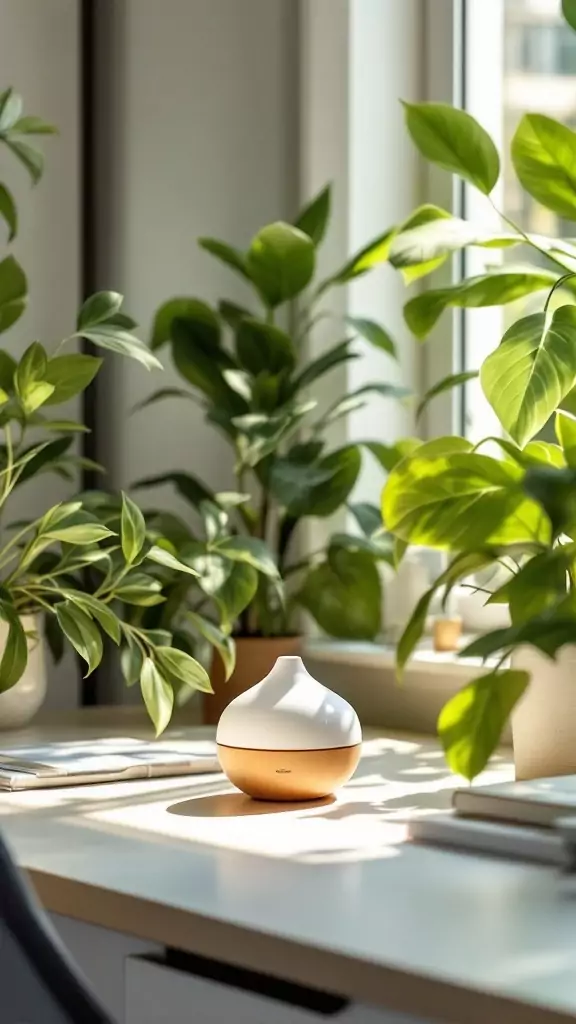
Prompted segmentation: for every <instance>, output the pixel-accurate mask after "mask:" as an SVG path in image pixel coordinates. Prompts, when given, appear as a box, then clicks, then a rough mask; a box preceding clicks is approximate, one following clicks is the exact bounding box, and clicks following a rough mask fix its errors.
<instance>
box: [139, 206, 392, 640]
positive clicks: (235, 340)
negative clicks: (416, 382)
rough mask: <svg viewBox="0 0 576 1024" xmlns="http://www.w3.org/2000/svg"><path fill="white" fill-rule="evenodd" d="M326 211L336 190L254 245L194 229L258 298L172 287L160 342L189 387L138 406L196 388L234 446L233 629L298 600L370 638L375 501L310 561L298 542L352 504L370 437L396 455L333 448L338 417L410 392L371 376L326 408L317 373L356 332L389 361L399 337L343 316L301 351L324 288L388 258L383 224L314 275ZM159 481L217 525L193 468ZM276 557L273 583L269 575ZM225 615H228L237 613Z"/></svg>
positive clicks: (340, 357) (159, 320)
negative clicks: (208, 296) (326, 272)
mask: <svg viewBox="0 0 576 1024" xmlns="http://www.w3.org/2000/svg"><path fill="white" fill-rule="evenodd" d="M329 216H330V188H329V187H328V188H325V189H324V190H323V191H322V192H321V193H320V194H319V195H318V196H317V197H316V198H315V199H314V200H313V201H312V202H311V203H310V204H309V205H308V206H307V207H306V208H305V209H304V210H303V211H302V212H301V213H300V215H299V216H298V217H297V218H296V221H295V223H294V224H287V223H283V222H279V223H274V224H269V225H267V226H266V227H264V228H262V229H261V230H260V231H259V232H258V233H257V234H256V236H255V237H254V238H253V239H252V242H251V243H250V246H249V247H248V249H247V250H246V251H240V250H238V249H235V248H233V247H232V246H230V245H228V244H227V243H225V242H222V241H219V240H216V239H213V238H202V239H200V241H199V244H200V246H201V247H202V248H203V249H204V250H206V251H207V252H208V253H209V254H211V255H212V256H214V257H216V258H217V259H219V260H221V261H223V262H224V263H225V264H226V265H227V266H228V267H230V269H231V270H232V271H233V272H234V273H235V274H237V275H239V276H240V277H241V278H242V280H243V281H244V283H245V285H247V287H248V289H249V292H250V293H251V295H252V302H251V304H250V308H247V307H240V306H239V305H237V304H235V303H232V302H230V301H228V300H225V299H223V300H222V301H220V302H219V303H218V304H217V306H216V307H212V306H210V305H208V304H207V303H205V302H203V301H201V300H200V299H198V298H194V297H177V298H173V299H170V300H169V301H168V302H166V303H164V304H163V305H162V307H161V308H160V309H159V310H158V312H157V314H156V318H155V322H154V328H153V335H152V348H153V349H159V348H160V347H162V346H164V345H167V344H169V345H170V349H171V353H172V357H173V360H174V364H175V367H176V369H177V371H178V373H179V374H180V376H181V377H182V378H183V380H184V381H185V383H186V384H187V385H188V388H187V389H185V390H181V389H168V390H163V391H160V392H158V393H156V394H154V395H152V396H151V398H150V399H148V400H147V402H145V403H144V404H145V405H147V404H149V403H150V402H152V401H157V400H160V399H162V398H165V397H173V396H175V395H181V396H182V397H188V398H190V397H194V398H195V399H196V400H197V401H198V402H199V403H200V404H201V406H202V408H203V409H204V413H205V417H206V419H207V421H208V422H209V423H210V424H212V425H213V427H214V428H215V429H217V430H219V431H220V432H221V433H222V434H223V436H224V437H225V438H226V440H227V441H228V442H229V444H230V445H231V446H232V448H233V450H234V456H235V464H236V478H237V494H238V497H237V499H236V503H233V502H229V504H228V507H227V509H226V510H225V511H224V512H223V513H221V515H226V516H228V517H229V526H230V529H231V530H232V531H233V533H234V536H233V537H232V538H228V539H226V538H224V539H223V540H222V541H218V543H217V548H218V550H217V551H214V552H213V554H214V555H223V556H227V557H228V558H234V559H235V560H236V562H237V564H236V566H235V567H232V568H231V570H230V571H231V572H232V577H234V575H239V574H241V575H242V581H241V583H242V586H243V588H244V589H245V592H246V595H247V596H248V606H247V608H246V610H245V612H244V613H243V615H242V616H241V618H240V619H239V620H238V617H237V616H236V620H237V621H236V625H235V630H236V633H238V634H240V635H242V636H244V637H247V636H253V637H259V636H264V637H281V636H286V635H289V634H292V633H294V632H295V631H297V624H296V622H297V609H298V607H301V608H302V607H303V608H305V609H306V610H307V611H308V612H309V613H310V614H311V615H312V616H313V617H314V618H315V620H316V621H317V623H318V624H319V625H320V627H321V628H322V629H323V630H324V631H325V632H327V633H329V634H331V635H333V636H338V637H358V638H372V637H374V635H375V634H376V633H377V632H378V630H379V628H380V623H381V617H380V582H379V575H378V570H377V565H376V563H377V561H378V560H379V559H388V558H389V557H390V552H389V545H388V544H387V543H386V541H385V540H384V539H383V538H382V537H381V536H380V534H381V524H380V522H379V514H378V510H377V508H375V507H373V506H372V507H371V506H365V505H361V506H354V505H351V506H350V507H351V509H352V512H353V513H355V515H356V519H357V521H358V522H359V524H360V527H361V531H362V532H361V534H360V535H358V536H355V535H352V534H348V533H337V534H335V535H333V536H332V537H331V539H330V542H329V544H328V545H327V547H326V549H325V550H322V551H319V552H315V553H313V554H311V555H310V556H309V557H302V556H301V554H299V553H298V548H297V546H298V542H299V538H300V537H301V525H302V523H303V521H304V520H306V519H307V518H309V517H318V518H327V517H329V516H331V515H332V514H333V513H336V512H338V511H339V510H340V509H343V508H345V507H346V505H347V503H348V502H349V500H350V496H351V493H352V491H353V488H354V485H355V483H356V480H357V477H358V474H359V472H360V468H361V461H362V448H363V447H364V448H366V449H369V450H371V452H372V454H373V455H374V456H375V457H376V458H378V459H379V460H380V461H381V462H382V463H383V465H385V466H388V465H389V464H391V462H392V461H393V459H394V458H395V457H396V453H395V452H394V451H392V450H390V449H388V448H387V447H386V446H384V445H381V444H378V443H377V442H373V443H371V442H369V441H367V442H366V443H365V444H364V445H360V444H347V445H345V446H344V447H341V448H336V449H334V448H332V449H331V448H330V445H329V443H328V438H329V436H330V428H331V426H332V425H333V424H334V423H335V422H336V421H337V420H339V419H340V418H342V417H345V416H346V415H347V414H348V413H349V412H350V411H351V410H352V409H355V408H358V407H360V406H361V405H362V404H363V403H364V402H365V401H366V399H367V398H368V397H369V396H370V395H372V394H376V395H380V396H382V397H384V398H385V399H390V398H396V397H401V396H402V395H405V394H406V391H405V390H404V389H402V388H400V387H396V386H395V385H393V384H391V383H388V382H374V383H370V384H367V385H365V386H363V387H361V388H359V389H358V390H357V391H355V392H353V393H349V394H336V395H335V396H334V400H333V401H332V403H331V404H330V406H329V407H328V408H325V409H320V407H319V402H318V400H317V397H316V391H317V387H318V384H319V382H320V380H321V378H323V377H324V375H326V374H329V373H330V372H331V371H332V370H333V369H334V368H335V367H337V366H339V365H341V364H344V363H347V362H348V361H349V360H352V359H356V358H358V356H359V355H360V350H359V345H358V342H357V338H358V336H360V337H361V338H363V339H365V340H366V341H367V342H369V343H370V344H372V345H375V346H377V347H378V348H380V349H381V350H382V351H384V352H386V353H387V354H388V355H389V356H390V358H392V359H393V358H394V357H395V349H394V344H393V342H392V340H391V338H390V337H389V335H388V334H387V332H386V331H385V330H384V329H383V328H382V326H380V325H379V324H377V323H375V322H373V321H370V320H366V319H354V318H348V319H347V322H346V323H343V324H335V326H334V332H335V333H334V337H335V339H336V341H337V343H336V344H333V345H332V346H331V347H329V348H328V349H327V350H326V351H325V352H323V353H322V355H321V356H320V357H319V358H317V359H309V358H307V355H306V353H307V343H308V338H309V336H310V332H311V331H312V329H313V327H314V325H315V324H316V323H317V322H318V320H319V319H322V318H324V317H327V313H326V312H325V311H323V310H322V305H323V300H324V297H325V296H326V294H327V293H328V291H329V290H330V289H332V288H337V287H343V286H346V284H347V283H348V282H350V281H352V280H353V279H354V278H356V277H358V276H360V275H361V274H365V273H367V272H369V271H370V270H371V269H372V267H374V266H375V265H376V264H378V263H381V262H383V261H384V260H385V259H386V257H387V254H388V245H389V235H388V233H386V234H385V235H381V236H379V237H378V238H376V239H375V240H374V241H372V242H371V243H370V244H369V245H367V246H366V247H365V248H364V249H362V251H361V252H358V253H356V254H355V255H354V256H353V257H352V258H351V259H350V260H349V261H348V262H347V263H346V265H345V266H343V267H341V268H339V269H338V270H336V271H335V272H334V273H333V274H332V275H331V276H330V277H329V278H327V279H326V280H320V281H318V280H316V279H315V265H316V252H317V249H318V247H319V246H320V245H321V244H322V240H323V238H324V235H325V232H326V229H327V227H328V222H329ZM294 304H296V308H294ZM159 483H172V484H174V485H175V486H176V488H177V489H178V491H179V492H180V494H181V495H182V496H183V497H184V498H186V499H187V500H188V501H189V502H190V503H191V505H192V506H193V508H194V509H195V510H200V513H201V515H202V517H203V518H204V522H205V525H206V526H207V528H208V529H211V530H212V531H213V532H214V531H215V530H217V529H219V528H220V527H218V526H216V525H214V515H213V507H214V498H213V496H212V495H211V494H210V492H209V490H208V489H207V488H206V486H205V485H204V484H203V483H202V482H200V481H198V480H197V479H195V478H194V477H193V476H191V475H190V473H189V472H188V471H174V472H171V473H166V474H164V475H162V476H160V477H155V478H153V479H149V480H146V481H141V482H140V483H139V485H138V486H146V485H156V484H159ZM207 503H208V504H207ZM211 507H212V513H210V508H211ZM207 514H208V519H207ZM211 522H212V524H213V525H212V526H210V523H211ZM190 530H191V528H190ZM191 532H192V531H191ZM191 540H193V536H192V535H191V536H189V537H188V538H184V542H185V543H190V541H191ZM271 560H272V563H273V564H275V565H277V567H278V573H279V579H276V578H275V577H274V576H273V574H272V573H271V571H270V563H271ZM239 566H242V569H240V568H239ZM219 568H221V565H220V563H218V561H215V560H214V558H212V560H211V561H210V563H209V564H207V569H208V570H209V571H210V572H212V571H217V570H218V569H219ZM257 570H260V571H261V573H262V575H261V577H260V580H258V578H257V575H256V573H257ZM221 577H222V583H223V586H225V587H226V586H228V587H231V586H232V584H233V582H234V580H233V578H229V577H228V576H227V575H226V572H224V575H222V574H221ZM218 596H219V595H218V594H216V597H217V598H218ZM223 612H224V614H226V613H227V610H226V608H223ZM229 619H230V624H231V625H234V621H233V620H234V616H229Z"/></svg>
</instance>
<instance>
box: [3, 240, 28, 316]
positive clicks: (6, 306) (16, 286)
mask: <svg viewBox="0 0 576 1024" xmlns="http://www.w3.org/2000/svg"><path fill="white" fill-rule="evenodd" d="M26 296H27V282H26V275H25V274H24V271H23V270H22V267H21V266H20V264H19V263H18V262H17V261H16V260H15V259H14V257H13V256H6V257H5V259H3V260H2V261H1V262H0V333H1V332H2V331H7V330H8V328H9V327H11V326H12V324H14V323H16V321H17V320H18V319H19V318H20V317H21V316H22V313H23V312H24V309H25V306H26Z"/></svg>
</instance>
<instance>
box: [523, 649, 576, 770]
mask: <svg viewBox="0 0 576 1024" xmlns="http://www.w3.org/2000/svg"><path fill="white" fill-rule="evenodd" d="M512 667H513V668H518V669H525V671H526V672H529V673H530V675H531V681H530V683H529V685H528V688H527V690H526V693H525V694H524V696H523V697H522V699H521V700H520V701H519V703H518V704H517V706H516V708H515V710H514V712H513V714H512V739H513V742H514V762H515V766H516V778H517V779H534V778H538V777H539V776H548V775H573V774H576V645H575V646H570V647H564V648H562V650H561V651H560V652H559V654H558V658H557V660H556V661H555V662H554V661H550V659H549V658H546V657H545V656H544V655H543V654H540V652H539V651H536V650H535V649H534V648H533V647H522V648H520V649H519V650H518V651H515V652H514V654H513V656H512Z"/></svg>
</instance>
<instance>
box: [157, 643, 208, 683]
mask: <svg viewBox="0 0 576 1024" xmlns="http://www.w3.org/2000/svg"><path fill="white" fill-rule="evenodd" d="M156 658H157V660H158V662H159V664H160V666H161V668H162V671H163V672H166V674H167V675H169V676H171V677H173V678H174V679H177V680H178V681H179V682H181V683H184V684H185V685H186V686H190V687H191V688H192V689H193V690H201V691H202V692H203V693H213V692H214V691H213V689H212V684H211V682H210V679H209V677H208V673H207V672H206V669H204V668H203V667H202V665H201V664H200V662H198V661H196V659H195V658H193V657H192V656H191V655H190V654H186V652H185V651H179V650H177V649H176V648H175V647H159V648H158V649H157V651H156Z"/></svg>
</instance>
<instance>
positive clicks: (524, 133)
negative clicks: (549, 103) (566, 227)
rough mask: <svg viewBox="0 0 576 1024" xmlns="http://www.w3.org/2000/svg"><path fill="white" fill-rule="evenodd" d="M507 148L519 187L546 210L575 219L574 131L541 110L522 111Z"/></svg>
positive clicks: (575, 163) (575, 148)
mask: <svg viewBox="0 0 576 1024" xmlns="http://www.w3.org/2000/svg"><path fill="white" fill-rule="evenodd" d="M511 152H512V163H513V164H514V170H515V171H516V174H517V175H518V178H519V180H520V182H521V184H522V187H523V188H525V189H526V191H527V192H528V193H529V194H530V195H531V196H533V197H534V199H537V200H538V202H539V203H542V205H543V206H546V207H547V208H548V209H549V210H553V211H554V213H557V214H559V215H560V216H561V217H567V218H569V219H570V220H576V133H575V132H573V131H572V130H571V129H570V128H567V127H566V125H563V124H560V122H559V121H555V120H554V119H553V118H551V117H545V115H544V114H525V115H524V117H523V118H522V120H521V121H520V124H519V125H518V128H517V130H516V134H515V135H514V138H513V139H512V147H511Z"/></svg>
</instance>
